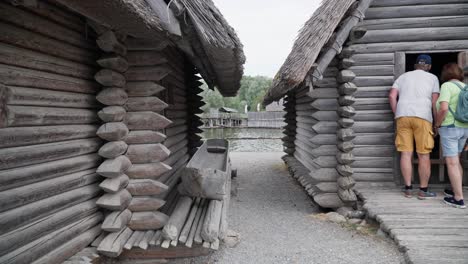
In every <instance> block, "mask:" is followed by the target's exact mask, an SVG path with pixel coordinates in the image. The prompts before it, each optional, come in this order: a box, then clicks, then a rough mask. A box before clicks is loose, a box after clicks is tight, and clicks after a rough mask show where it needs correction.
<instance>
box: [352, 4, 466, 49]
mask: <svg viewBox="0 0 468 264" xmlns="http://www.w3.org/2000/svg"><path fill="white" fill-rule="evenodd" d="M467 7H468V5H467ZM466 32H468V27H440V28H400V29H385V30H379V29H376V30H368V31H367V33H366V34H365V35H364V37H362V38H361V39H359V40H356V41H354V43H385V42H411V41H437V40H457V39H460V40H463V39H466V38H467V37H468V33H466Z"/></svg>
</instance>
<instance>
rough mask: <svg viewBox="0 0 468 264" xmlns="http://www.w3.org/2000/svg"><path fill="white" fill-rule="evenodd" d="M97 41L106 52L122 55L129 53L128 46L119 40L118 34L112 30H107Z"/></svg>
mask: <svg viewBox="0 0 468 264" xmlns="http://www.w3.org/2000/svg"><path fill="white" fill-rule="evenodd" d="M96 43H97V45H98V46H99V48H100V49H101V50H103V51H105V52H108V53H111V52H113V53H117V54H119V55H122V56H125V55H127V47H126V46H125V45H124V44H123V43H121V42H120V41H119V40H118V38H117V36H116V34H115V33H114V31H112V30H107V31H106V32H104V33H102V34H100V35H99V37H98V38H97V39H96Z"/></svg>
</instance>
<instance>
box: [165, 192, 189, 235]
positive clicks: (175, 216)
mask: <svg viewBox="0 0 468 264" xmlns="http://www.w3.org/2000/svg"><path fill="white" fill-rule="evenodd" d="M191 205H192V198H190V197H187V196H182V197H181V198H180V199H179V200H178V201H177V205H176V207H175V209H174V211H173V212H172V214H171V216H170V217H169V220H168V222H167V224H166V225H165V226H164V228H163V230H162V236H163V237H164V238H166V239H170V240H176V239H178V238H179V234H180V232H181V231H182V227H183V225H184V223H185V221H186V218H187V216H188V214H189V212H190V206H191Z"/></svg>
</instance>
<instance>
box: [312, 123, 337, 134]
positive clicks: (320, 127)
mask: <svg viewBox="0 0 468 264" xmlns="http://www.w3.org/2000/svg"><path fill="white" fill-rule="evenodd" d="M337 128H338V124H337V123H336V122H333V121H324V122H318V123H317V124H315V125H313V126H312V129H313V130H314V131H315V132H316V133H317V134H333V133H335V131H336V129H337Z"/></svg>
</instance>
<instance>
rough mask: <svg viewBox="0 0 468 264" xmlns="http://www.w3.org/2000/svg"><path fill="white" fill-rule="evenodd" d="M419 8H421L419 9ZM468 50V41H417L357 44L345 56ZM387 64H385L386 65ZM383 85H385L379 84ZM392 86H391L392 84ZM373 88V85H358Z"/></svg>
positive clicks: (346, 49) (345, 49) (347, 50)
mask: <svg viewBox="0 0 468 264" xmlns="http://www.w3.org/2000/svg"><path fill="white" fill-rule="evenodd" d="M418 8H419V7H418ZM464 49H468V41H467V40H445V41H415V42H393V43H371V44H355V45H351V46H349V47H346V48H344V49H343V51H342V54H343V56H350V55H352V54H356V53H385V52H395V51H406V52H408V51H425V50H431V51H436V50H464ZM386 64H387V63H385V65H386ZM377 85H383V84H377ZM390 85H391V84H390ZM358 86H371V85H358Z"/></svg>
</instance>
